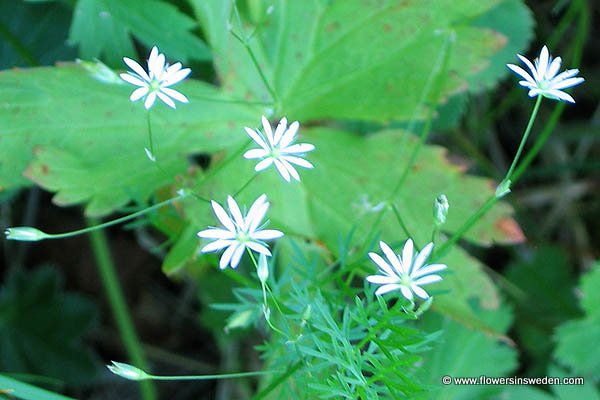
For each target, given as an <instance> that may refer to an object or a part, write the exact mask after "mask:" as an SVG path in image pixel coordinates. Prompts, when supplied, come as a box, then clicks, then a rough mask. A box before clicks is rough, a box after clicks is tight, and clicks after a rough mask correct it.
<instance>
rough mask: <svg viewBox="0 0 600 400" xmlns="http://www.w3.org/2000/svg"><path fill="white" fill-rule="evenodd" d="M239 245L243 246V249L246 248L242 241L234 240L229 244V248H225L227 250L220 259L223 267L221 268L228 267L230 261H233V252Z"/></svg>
mask: <svg viewBox="0 0 600 400" xmlns="http://www.w3.org/2000/svg"><path fill="white" fill-rule="evenodd" d="M239 247H242V249H243V248H244V246H243V245H241V244H240V243H238V242H233V243H232V244H231V246H229V247H228V248H227V250H225V252H224V253H223V255H222V256H221V259H220V260H219V268H221V269H225V268H227V265H229V263H230V262H231V256H233V252H234V251H236V250H237V249H238V248H239ZM242 251H243V250H242ZM232 267H233V266H232Z"/></svg>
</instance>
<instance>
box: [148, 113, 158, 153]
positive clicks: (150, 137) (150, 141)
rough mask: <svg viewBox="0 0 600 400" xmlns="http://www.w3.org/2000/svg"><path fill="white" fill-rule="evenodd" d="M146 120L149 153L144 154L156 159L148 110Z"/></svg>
mask: <svg viewBox="0 0 600 400" xmlns="http://www.w3.org/2000/svg"><path fill="white" fill-rule="evenodd" d="M146 116H147V118H146V119H147V121H148V142H149V144H150V154H147V152H146V155H147V156H148V158H150V160H151V161H156V154H155V153H154V140H153V138H152V124H151V123H150V110H148V112H146Z"/></svg>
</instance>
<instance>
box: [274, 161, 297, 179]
mask: <svg viewBox="0 0 600 400" xmlns="http://www.w3.org/2000/svg"><path fill="white" fill-rule="evenodd" d="M279 160H280V161H281V163H282V164H283V166H284V167H285V169H287V170H288V172H289V173H290V176H291V177H292V178H294V179H295V180H297V181H300V175H298V171H296V169H295V168H294V167H292V165H291V164H290V163H289V162H287V160H286V159H285V158H284V157H281V158H280V159H279Z"/></svg>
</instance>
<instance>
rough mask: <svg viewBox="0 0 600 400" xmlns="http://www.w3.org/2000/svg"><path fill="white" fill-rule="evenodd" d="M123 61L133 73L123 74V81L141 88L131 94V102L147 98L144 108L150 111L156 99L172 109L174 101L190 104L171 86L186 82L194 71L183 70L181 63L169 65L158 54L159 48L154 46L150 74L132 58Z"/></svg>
mask: <svg viewBox="0 0 600 400" xmlns="http://www.w3.org/2000/svg"><path fill="white" fill-rule="evenodd" d="M123 61H124V62H125V64H127V66H128V67H129V68H131V69H132V70H133V72H131V71H128V72H127V73H123V74H121V79H123V80H124V81H125V82H128V83H131V84H132V85H135V86H139V88H137V89H136V90H134V91H133V93H131V96H130V97H129V100H131V101H138V100H139V99H141V98H143V97H144V96H145V97H146V100H145V101H144V107H146V110H149V109H150V107H152V105H154V101H155V100H156V97H158V98H159V99H161V100H162V101H163V102H164V103H165V104H166V105H168V106H169V107H171V108H175V102H174V101H173V100H172V99H175V100H177V101H180V102H182V103H188V99H187V97H185V96H184V95H183V94H181V93H179V92H178V91H176V90H173V89H171V88H170V86H172V85H174V84H176V83H178V82H181V81H182V80H184V79H185V78H186V77H187V76H188V75H189V74H190V72H192V70H191V69H189V68H183V69H182V68H181V67H182V65H181V63H180V62H178V63H175V64H173V65H169V64H167V63H166V58H165V55H164V54H162V53H159V52H158V47H156V46H154V47H153V48H152V51H150V57H149V58H148V72H146V71H145V70H144V68H143V67H142V66H141V65H140V64H138V63H137V61H134V60H132V59H131V58H127V57H123Z"/></svg>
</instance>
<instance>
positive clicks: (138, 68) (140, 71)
mask: <svg viewBox="0 0 600 400" xmlns="http://www.w3.org/2000/svg"><path fill="white" fill-rule="evenodd" d="M123 62H124V63H125V64H127V66H128V67H129V68H131V69H132V70H133V72H135V73H136V74H138V75H139V76H140V78H142V79H144V80H146V81H147V82H150V80H151V79H150V77H149V76H148V74H147V73H146V71H145V70H144V68H143V67H142V66H141V65H140V64H138V63H137V61H134V60H132V59H131V58H127V57H123Z"/></svg>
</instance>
